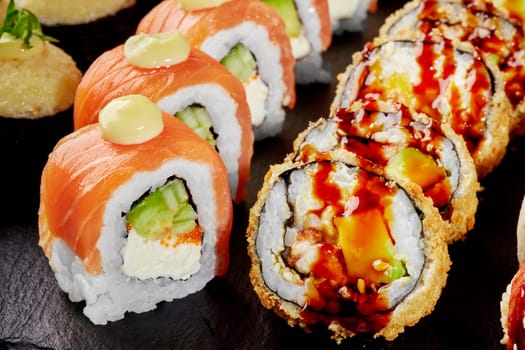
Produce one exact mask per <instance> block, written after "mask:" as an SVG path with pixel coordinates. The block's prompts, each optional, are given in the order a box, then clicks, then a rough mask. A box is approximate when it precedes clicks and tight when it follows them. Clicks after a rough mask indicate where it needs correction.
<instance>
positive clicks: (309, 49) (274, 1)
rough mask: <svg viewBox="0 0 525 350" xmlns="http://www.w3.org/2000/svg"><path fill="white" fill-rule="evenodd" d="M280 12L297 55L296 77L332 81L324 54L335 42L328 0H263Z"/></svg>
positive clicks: (305, 82)
mask: <svg viewBox="0 0 525 350" xmlns="http://www.w3.org/2000/svg"><path fill="white" fill-rule="evenodd" d="M262 1H263V2H265V3H267V4H268V5H270V6H272V7H273V8H275V9H276V10H277V12H279V15H280V16H281V18H282V19H283V21H284V23H285V25H286V33H287V34H288V36H289V37H290V42H291V44H292V53H293V55H294V57H295V60H296V63H295V81H296V82H297V83H299V84H309V83H315V82H320V83H329V82H330V81H331V79H332V75H331V73H330V70H329V69H328V67H326V66H325V64H324V63H323V57H322V54H323V53H324V52H325V51H326V50H327V49H328V47H329V46H330V44H331V42H332V26H331V22H330V12H329V8H328V0H262Z"/></svg>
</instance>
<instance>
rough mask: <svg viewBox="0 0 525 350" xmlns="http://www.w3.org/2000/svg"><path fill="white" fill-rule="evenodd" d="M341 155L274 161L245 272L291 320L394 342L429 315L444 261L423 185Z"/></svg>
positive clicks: (253, 224)
mask: <svg viewBox="0 0 525 350" xmlns="http://www.w3.org/2000/svg"><path fill="white" fill-rule="evenodd" d="M355 164H356V163H355V159H352V158H351V157H350V156H349V155H348V156H347V157H346V159H345V161H341V160H337V161H336V160H323V161H314V162H309V163H306V164H305V163H292V162H284V163H282V164H277V165H273V166H272V167H271V168H270V170H269V171H268V173H267V174H266V177H265V181H264V184H263V187H262V189H261V191H260V192H259V195H258V198H257V201H256V203H255V204H254V206H253V207H252V208H251V210H250V218H249V226H248V230H247V238H248V243H249V244H248V246H249V248H248V251H249V255H250V258H251V261H252V267H251V270H250V279H251V282H252V284H253V287H254V290H255V292H256V293H257V295H258V297H259V298H260V300H261V302H262V304H263V305H264V306H265V307H266V308H268V309H273V310H274V311H275V312H276V313H277V314H278V315H279V316H281V317H282V318H284V319H285V320H286V321H287V322H288V324H289V325H291V326H295V325H299V326H300V327H302V328H304V329H305V330H306V331H310V330H311V329H312V328H313V327H314V325H317V326H319V325H321V326H325V327H327V328H328V329H329V330H331V331H332V332H333V338H334V339H335V340H336V341H337V342H340V341H342V340H343V339H344V338H347V337H352V336H354V335H358V334H367V335H373V336H374V337H384V338H385V339H388V340H392V339H394V338H396V337H397V336H398V335H399V334H400V333H401V332H403V330H404V328H405V327H406V326H412V325H414V324H416V323H417V322H418V321H419V320H420V319H421V318H422V317H424V316H425V315H427V314H429V313H430V312H431V311H432V310H433V308H434V305H435V303H436V301H437V300H438V298H439V296H440V294H441V291H442V288H443V287H444V286H445V283H446V278H447V273H448V270H449V266H450V259H449V255H448V251H447V245H446V243H445V241H444V237H443V232H444V229H445V228H444V226H443V221H442V220H441V218H440V217H439V214H438V213H437V211H436V210H435V209H434V208H432V204H431V203H430V202H429V200H428V198H425V197H424V196H423V195H422V194H421V193H420V192H417V191H414V192H413V193H412V192H409V191H407V190H406V189H404V188H402V187H401V186H400V185H399V184H397V183H396V182H394V181H392V180H389V179H387V178H385V177H382V176H379V175H377V174H376V173H373V172H369V171H367V170H365V169H363V168H361V167H359V166H356V165H355Z"/></svg>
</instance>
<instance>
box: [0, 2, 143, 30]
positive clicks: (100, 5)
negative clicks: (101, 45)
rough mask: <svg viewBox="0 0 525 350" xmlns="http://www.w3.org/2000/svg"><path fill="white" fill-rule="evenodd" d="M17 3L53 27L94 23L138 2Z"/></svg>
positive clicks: (43, 22)
mask: <svg viewBox="0 0 525 350" xmlns="http://www.w3.org/2000/svg"><path fill="white" fill-rule="evenodd" d="M2 1H4V2H7V0H2ZM15 3H16V5H17V6H18V7H23V8H26V9H28V10H30V11H31V12H33V13H34V14H35V15H36V16H37V17H38V19H39V20H40V22H41V23H42V24H44V25H48V26H52V25H75V24H83V23H89V22H93V21H95V20H97V19H100V18H103V17H107V16H111V15H114V14H116V13H117V12H118V11H120V10H122V9H125V8H128V7H131V6H133V5H135V3H136V0H89V1H71V0H55V1H42V0H15Z"/></svg>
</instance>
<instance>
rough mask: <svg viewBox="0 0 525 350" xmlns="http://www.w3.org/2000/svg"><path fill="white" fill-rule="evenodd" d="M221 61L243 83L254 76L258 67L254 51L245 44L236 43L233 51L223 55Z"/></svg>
mask: <svg viewBox="0 0 525 350" xmlns="http://www.w3.org/2000/svg"><path fill="white" fill-rule="evenodd" d="M221 63H222V64H223V65H224V66H225V67H226V69H228V70H229V71H230V72H231V73H232V74H233V75H235V76H236V77H237V78H238V79H239V80H240V81H241V82H243V83H244V82H246V81H247V80H248V79H249V78H250V77H251V76H252V74H253V72H254V71H255V68H256V67H257V63H256V62H255V58H253V55H252V53H251V52H250V50H248V48H246V46H244V45H243V44H237V45H235V46H234V47H233V48H232V49H231V51H230V52H229V53H228V54H227V55H226V56H224V57H223V59H222V60H221Z"/></svg>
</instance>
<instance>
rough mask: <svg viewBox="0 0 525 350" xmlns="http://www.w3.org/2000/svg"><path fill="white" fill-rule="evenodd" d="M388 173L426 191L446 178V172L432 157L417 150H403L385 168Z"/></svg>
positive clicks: (410, 148)
mask: <svg viewBox="0 0 525 350" xmlns="http://www.w3.org/2000/svg"><path fill="white" fill-rule="evenodd" d="M385 170H386V171H387V172H388V173H391V174H396V175H398V176H402V177H404V178H407V179H409V180H410V181H413V182H415V183H417V184H418V185H419V186H421V188H423V189H426V188H428V187H430V186H432V185H434V184H436V183H438V182H440V181H442V180H443V179H445V178H446V177H447V171H446V169H445V168H444V167H442V166H440V165H439V164H438V163H437V162H436V161H435V159H434V158H432V156H430V155H428V154H425V153H423V152H421V151H420V150H418V149H417V148H413V147H408V148H404V149H403V150H402V151H400V152H399V153H398V154H396V155H395V156H394V157H393V158H392V159H390V161H389V162H388V164H387V165H386V167H385Z"/></svg>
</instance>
